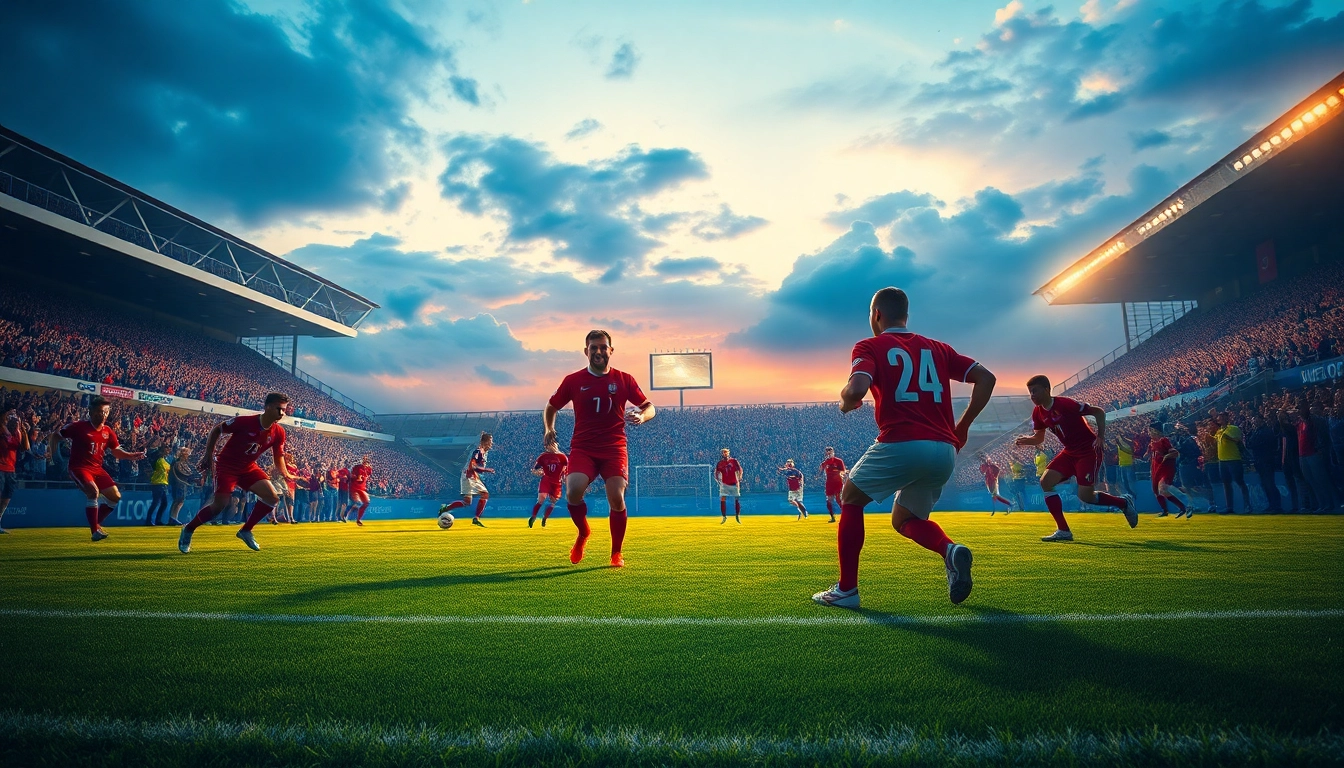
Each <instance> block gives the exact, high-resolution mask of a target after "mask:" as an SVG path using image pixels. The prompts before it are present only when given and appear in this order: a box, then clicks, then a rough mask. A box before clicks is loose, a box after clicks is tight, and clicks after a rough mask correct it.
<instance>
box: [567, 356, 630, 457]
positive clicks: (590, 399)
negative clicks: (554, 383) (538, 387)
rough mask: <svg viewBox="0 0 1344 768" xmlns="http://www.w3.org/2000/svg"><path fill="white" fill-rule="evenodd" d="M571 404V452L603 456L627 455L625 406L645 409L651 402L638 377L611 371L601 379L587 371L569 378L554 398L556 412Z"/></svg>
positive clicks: (570, 375)
mask: <svg viewBox="0 0 1344 768" xmlns="http://www.w3.org/2000/svg"><path fill="white" fill-rule="evenodd" d="M570 402H573V403H574V438H573V439H572V440H570V442H569V446H570V450H573V449H575V448H578V449H580V450H582V451H584V452H585V453H590V454H598V455H602V454H611V453H623V452H624V451H625V405H626V403H633V404H635V405H644V404H645V403H647V402H649V398H648V397H646V396H645V395H644V390H642V389H640V388H639V382H637V381H635V377H634V376H631V375H630V374H628V373H625V372H624V371H618V370H616V369H615V368H609V369H608V370H607V373H606V374H605V375H603V376H598V375H596V374H594V373H593V372H592V371H589V370H588V369H587V368H584V369H583V370H581V371H575V372H574V373H571V374H569V375H568V376H566V377H565V378H564V380H563V381H561V382H560V386H559V387H557V388H556V390H555V394H553V395H551V400H550V404H551V407H552V408H555V409H556V410H559V409H561V408H564V407H565V405H566V404H568V403H570Z"/></svg>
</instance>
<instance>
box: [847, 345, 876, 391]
mask: <svg viewBox="0 0 1344 768" xmlns="http://www.w3.org/2000/svg"><path fill="white" fill-rule="evenodd" d="M873 354H874V353H873V350H872V343H871V341H870V340H869V339H864V340H863V341H860V342H859V343H858V344H855V345H854V353H853V354H852V355H850V360H849V375H850V376H853V375H854V374H856V373H864V374H867V375H868V378H869V379H870V380H872V381H876V380H877V360H875V359H874V358H873Z"/></svg>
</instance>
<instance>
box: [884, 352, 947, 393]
mask: <svg viewBox="0 0 1344 768" xmlns="http://www.w3.org/2000/svg"><path fill="white" fill-rule="evenodd" d="M887 365H890V366H892V367H893V368H899V369H900V371H901V378H900V381H898V382H896V400H897V402H902V403H912V402H918V401H919V392H915V391H913V390H911V389H910V379H912V378H914V372H915V370H914V369H915V361H914V360H912V359H910V353H909V352H906V351H905V350H904V349H902V348H900V347H892V348H891V349H890V350H889V351H888V352H887ZM918 384H919V389H920V391H921V392H932V393H933V402H935V403H941V402H943V382H942V379H941V378H940V377H939V376H938V366H937V365H935V364H934V362H933V350H931V349H921V350H919V379H918Z"/></svg>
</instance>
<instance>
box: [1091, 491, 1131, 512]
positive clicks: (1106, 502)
mask: <svg viewBox="0 0 1344 768" xmlns="http://www.w3.org/2000/svg"><path fill="white" fill-rule="evenodd" d="M1097 503H1098V504H1101V505H1102V506H1106V507H1115V508H1116V509H1124V508H1125V500H1124V499H1122V498H1120V497H1119V496H1112V495H1111V494H1109V493H1098V494H1097Z"/></svg>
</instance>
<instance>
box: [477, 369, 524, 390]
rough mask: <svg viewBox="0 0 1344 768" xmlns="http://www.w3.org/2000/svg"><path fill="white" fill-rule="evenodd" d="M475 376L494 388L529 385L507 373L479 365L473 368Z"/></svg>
mask: <svg viewBox="0 0 1344 768" xmlns="http://www.w3.org/2000/svg"><path fill="white" fill-rule="evenodd" d="M472 370H474V371H475V372H476V375H477V376H480V377H481V378H482V379H485V381H486V382H487V383H489V384H490V385H492V386H496V387H521V386H524V385H527V384H531V383H532V382H530V381H523V380H522V379H520V378H518V377H517V376H514V375H513V374H512V373H509V372H508V371H501V370H497V369H495V368H491V367H490V366H488V365H485V364H481V365H478V366H476V367H475V368H473V369H472Z"/></svg>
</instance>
